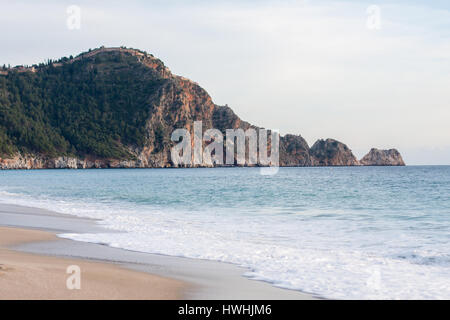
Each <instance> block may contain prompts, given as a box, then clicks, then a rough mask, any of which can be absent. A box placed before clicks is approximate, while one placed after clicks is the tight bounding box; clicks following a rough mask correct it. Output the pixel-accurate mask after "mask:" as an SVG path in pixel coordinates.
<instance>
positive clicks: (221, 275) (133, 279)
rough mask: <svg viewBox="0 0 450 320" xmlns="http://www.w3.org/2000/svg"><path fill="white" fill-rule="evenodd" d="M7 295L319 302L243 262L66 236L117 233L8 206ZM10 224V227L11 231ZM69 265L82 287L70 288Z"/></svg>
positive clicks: (4, 214) (3, 252)
mask: <svg viewBox="0 0 450 320" xmlns="http://www.w3.org/2000/svg"><path fill="white" fill-rule="evenodd" d="M0 226H3V227H0V264H2V266H1V268H2V270H0V299H5V298H8V299H293V300H304V299H314V298H315V297H313V296H312V295H310V294H306V293H302V292H299V291H294V290H286V289H281V288H277V287H275V286H273V285H271V284H269V283H266V282H262V281H255V280H251V279H249V278H247V277H245V276H244V275H245V273H246V272H247V271H248V270H247V269H245V268H241V267H239V266H236V265H233V264H227V263H221V262H215V261H207V260H199V259H188V258H180V257H172V256H165V255H157V254H149V253H143V252H135V251H129V250H123V249H118V248H112V247H109V246H105V245H101V244H95V243H87V242H79V241H73V240H68V239H62V238H58V237H57V234H59V233H84V232H89V233H92V232H94V233H95V232H111V231H110V230H106V229H103V228H102V227H101V225H100V224H99V223H98V221H96V220H92V219H84V218H79V217H76V216H70V215H63V214H59V213H56V212H52V211H48V210H43V209H37V208H31V207H24V206H17V205H10V204H0ZM5 227H6V228H5ZM69 265H79V266H80V268H81V272H82V289H81V290H68V289H67V287H66V280H67V278H68V277H69V276H70V275H68V274H67V273H66V269H67V267H68V266H69Z"/></svg>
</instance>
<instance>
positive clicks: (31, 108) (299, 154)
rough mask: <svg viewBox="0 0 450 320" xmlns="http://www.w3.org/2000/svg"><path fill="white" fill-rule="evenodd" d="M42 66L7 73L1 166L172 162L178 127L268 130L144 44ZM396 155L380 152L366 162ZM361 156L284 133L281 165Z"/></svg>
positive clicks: (2, 91) (1, 84) (0, 116)
mask: <svg viewBox="0 0 450 320" xmlns="http://www.w3.org/2000/svg"><path fill="white" fill-rule="evenodd" d="M33 70H34V71H33V72H20V73H19V72H17V71H15V70H13V69H11V70H8V72H6V74H3V75H0V168H1V169H41V168H74V169H75V168H78V169H82V168H130V167H140V168H146V167H149V168H153V167H172V166H173V163H172V161H171V157H170V150H171V148H172V146H173V145H174V143H173V142H172V141H171V140H170V137H171V134H172V132H173V131H174V130H175V129H178V128H186V129H187V130H188V131H190V132H191V134H192V133H193V131H194V128H193V125H194V121H199V120H201V121H202V124H203V132H204V131H205V130H207V129H210V128H216V129H219V130H220V131H221V132H222V133H223V134H225V130H226V129H243V130H247V129H249V128H253V129H256V130H257V129H259V128H258V127H256V126H253V125H251V124H249V123H248V122H245V121H243V120H241V119H240V118H239V117H238V116H237V115H236V114H235V113H234V112H233V110H232V109H230V108H229V107H228V106H218V105H216V104H214V103H213V101H212V99H211V97H210V96H209V95H208V93H207V92H206V91H205V90H204V89H203V88H201V87H200V86H199V85H198V84H197V83H195V82H193V81H191V80H189V79H186V78H183V77H180V76H176V75H173V74H172V73H171V72H170V70H169V69H168V68H167V67H166V66H164V64H163V62H162V61H160V60H159V59H157V58H155V57H153V56H152V55H149V54H147V53H145V52H141V51H139V50H134V49H126V48H100V49H96V50H93V51H89V52H88V53H84V54H81V55H79V56H77V57H75V58H73V59H67V58H63V59H61V60H60V61H58V62H55V63H52V64H49V65H41V66H39V67H36V68H33ZM23 124H25V125H23ZM191 143H193V141H191ZM203 145H204V146H205V143H203ZM269 147H270V146H269ZM373 150H374V149H373ZM397 153H398V152H397ZM387 159H388V160H389V161H388V160H387ZM393 159H401V156H400V155H399V154H398V156H397V155H396V154H393V153H391V151H390V150H389V152H388V153H386V154H385V153H382V154H380V153H377V152H375V151H374V152H372V151H371V153H369V155H367V156H366V157H364V159H363V160H362V163H361V164H364V165H374V164H375V163H377V164H378V163H384V165H389V163H400V162H399V161H397V162H395V161H393ZM247 160H248V159H246V164H245V165H248V161H247ZM401 163H403V161H401ZM359 164H360V163H359V162H358V160H356V158H355V157H354V155H353V154H352V152H351V150H350V149H349V148H348V147H347V146H346V145H344V144H342V143H340V142H338V141H335V140H332V139H327V140H319V141H317V142H316V143H315V144H314V145H313V147H312V148H309V146H308V144H307V142H306V141H305V140H304V139H303V138H302V137H301V136H300V135H291V134H288V135H286V136H283V137H280V166H354V165H359ZM396 165H398V164H396Z"/></svg>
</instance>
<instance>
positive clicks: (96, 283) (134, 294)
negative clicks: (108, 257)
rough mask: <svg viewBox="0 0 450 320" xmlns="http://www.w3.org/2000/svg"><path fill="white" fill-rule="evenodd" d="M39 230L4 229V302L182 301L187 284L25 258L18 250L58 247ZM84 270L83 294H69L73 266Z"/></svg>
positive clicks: (0, 233) (0, 249)
mask: <svg viewBox="0 0 450 320" xmlns="http://www.w3.org/2000/svg"><path fill="white" fill-rule="evenodd" d="M55 239H56V235H55V234H53V233H51V232H47V231H40V230H30V229H22V228H13V227H0V300H16V299H20V300H22V299H23V300H40V299H43V300H56V299H58V300H59V299H63V300H73V299H75V300H78V299H83V300H128V299H133V300H134V299H136V300H141V299H152V300H166V299H179V298H181V297H182V295H183V291H184V290H185V289H186V284H185V283H183V282H181V281H178V280H174V279H168V278H163V277H159V276H155V275H150V274H148V273H144V272H139V271H134V270H130V269H125V268H123V267H121V266H119V265H115V264H112V263H111V264H108V263H104V262H97V261H88V260H83V259H73V258H70V259H69V258H63V257H54V256H45V255H38V254H33V253H25V252H20V251H16V250H12V249H10V247H14V246H17V245H23V244H27V243H39V242H44V241H55ZM74 265H75V266H77V267H79V268H80V271H81V273H80V285H81V286H80V289H79V290H69V289H68V287H67V284H66V283H67V281H68V278H69V277H70V276H71V275H70V274H68V273H67V268H68V267H69V266H74Z"/></svg>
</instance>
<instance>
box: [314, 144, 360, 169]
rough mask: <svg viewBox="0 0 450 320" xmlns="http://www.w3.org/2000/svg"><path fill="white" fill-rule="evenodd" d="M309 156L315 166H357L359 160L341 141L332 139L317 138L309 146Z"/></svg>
mask: <svg viewBox="0 0 450 320" xmlns="http://www.w3.org/2000/svg"><path fill="white" fill-rule="evenodd" d="M310 152H311V157H312V158H313V164H314V165H316V166H358V165H359V161H358V160H357V159H356V158H355V156H354V155H353V153H352V151H351V150H350V149H349V148H348V147H347V146H346V145H345V144H343V143H342V142H339V141H336V140H334V139H326V140H318V141H316V143H314V145H313V146H312V147H311V150H310Z"/></svg>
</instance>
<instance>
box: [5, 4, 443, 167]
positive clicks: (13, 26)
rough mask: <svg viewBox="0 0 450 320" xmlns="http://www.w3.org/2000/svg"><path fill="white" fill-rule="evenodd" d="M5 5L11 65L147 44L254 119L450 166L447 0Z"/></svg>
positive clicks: (356, 147)
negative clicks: (73, 12)
mask: <svg viewBox="0 0 450 320" xmlns="http://www.w3.org/2000/svg"><path fill="white" fill-rule="evenodd" d="M71 5H76V6H78V7H79V8H80V9H81V24H80V29H76V28H75V29H70V28H68V26H67V19H68V18H69V15H70V14H68V13H67V9H68V7H69V6H71ZM0 12H1V18H0V30H2V39H1V50H0V64H11V65H18V64H33V63H39V62H43V61H46V60H47V59H48V58H59V57H62V56H69V55H71V54H72V55H76V54H78V53H80V52H82V51H86V50H87V49H89V48H95V47H99V46H101V45H105V46H120V45H125V46H127V47H134V48H139V49H142V50H146V51H147V52H150V53H153V54H154V55H155V56H157V57H159V58H160V59H162V60H163V61H164V63H165V64H166V65H167V66H168V67H169V68H170V69H171V70H172V72H173V73H175V74H179V75H183V76H185V77H188V78H191V79H192V80H194V81H196V82H198V83H199V84H200V85H201V86H202V87H204V88H205V89H206V90H207V91H208V92H209V93H210V94H211V96H212V98H213V100H214V101H215V102H216V103H217V104H222V105H223V104H228V105H229V106H230V107H231V108H233V109H234V110H235V112H236V113H237V114H238V115H239V116H240V117H241V118H243V119H244V120H247V121H249V122H251V123H253V124H256V125H259V126H262V127H266V128H273V129H279V130H280V131H281V133H283V134H284V133H295V134H301V135H302V136H303V137H304V138H305V139H306V140H307V141H308V143H309V144H310V145H312V144H313V143H314V142H315V141H316V140H317V139H320V138H328V137H332V138H335V139H337V140H340V141H343V142H345V143H346V144H347V145H348V146H349V147H350V148H351V149H352V150H353V151H354V153H355V154H356V155H357V157H362V156H363V155H364V154H365V153H366V152H367V151H369V149H370V148H371V147H378V148H392V147H395V148H398V149H399V151H400V152H401V153H402V154H403V156H404V159H405V161H406V162H407V163H408V164H450V125H449V121H450V2H449V1H447V0H442V1H439V0H437V1H429V0H428V1H427V0H423V1H419V0H415V1H414V0H413V1H411V0H410V1H405V0H393V1H386V0H384V1H381V0H380V1H377V0H373V1H365V0H361V1H321V0H297V1H294V0H291V1H270V0H267V1H233V0H232V1H170V0H166V1H163V0H160V1H134V0H128V1H117V2H112V1H96V2H95V3H93V1H76V0H73V1H67V2H66V1H15V2H14V3H12V2H11V1H4V0H0ZM378 18H379V19H378Z"/></svg>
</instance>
